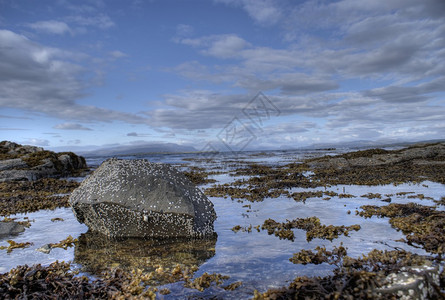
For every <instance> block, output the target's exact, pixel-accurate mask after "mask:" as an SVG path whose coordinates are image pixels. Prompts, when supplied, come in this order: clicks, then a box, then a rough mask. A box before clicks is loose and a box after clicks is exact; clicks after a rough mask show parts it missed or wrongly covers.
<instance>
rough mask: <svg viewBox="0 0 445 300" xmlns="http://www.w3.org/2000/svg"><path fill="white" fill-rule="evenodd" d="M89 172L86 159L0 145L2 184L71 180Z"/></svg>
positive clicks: (37, 149)
mask: <svg viewBox="0 0 445 300" xmlns="http://www.w3.org/2000/svg"><path fill="white" fill-rule="evenodd" d="M86 168H87V164H86V161H85V158H83V157H82V156H78V155H76V154H74V153H72V152H62V153H55V152H52V151H47V150H44V149H43V148H40V147H34V146H26V145H25V146H23V145H20V144H16V143H12V142H8V141H3V142H0V182H5V181H21V180H27V181H32V180H37V179H40V178H47V177H62V176H72V175H76V174H77V173H79V172H81V171H83V170H85V169H86Z"/></svg>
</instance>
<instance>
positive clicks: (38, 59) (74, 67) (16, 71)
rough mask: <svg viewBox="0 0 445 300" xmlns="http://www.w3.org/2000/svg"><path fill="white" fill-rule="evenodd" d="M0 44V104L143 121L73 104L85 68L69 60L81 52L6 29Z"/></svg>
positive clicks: (81, 91)
mask: <svg viewBox="0 0 445 300" xmlns="http://www.w3.org/2000/svg"><path fill="white" fill-rule="evenodd" d="M0 44H1V45H2V47H0V70H1V72H0V106H2V107H9V108H16V109H20V110H24V111H32V112H39V113H43V114H45V115H47V116H52V117H56V118H61V119H65V120H77V121H87V122H91V121H102V122H112V121H124V122H128V123H132V124H141V123H146V121H147V120H146V119H145V118H143V117H140V116H136V115H133V114H129V113H123V112H118V111H113V110H109V109H105V108H99V107H95V106H85V105H80V104H77V103H76V101H77V100H79V99H82V98H84V97H85V96H86V89H87V88H88V87H89V83H87V82H85V81H83V80H82V79H81V78H82V76H84V75H86V72H87V70H86V69H85V68H84V67H83V66H82V65H80V64H79V63H74V62H73V61H76V62H77V61H79V59H83V60H85V59H87V57H86V56H85V55H79V54H76V53H71V52H67V51H64V50H60V49H57V48H50V47H45V46H43V45H39V44H37V43H34V42H32V41H30V40H29V39H27V38H26V37H24V36H22V35H19V34H16V33H14V32H12V31H8V30H0ZM83 62H84V63H90V62H89V61H88V60H85V61H83ZM89 75H90V76H91V75H92V74H89Z"/></svg>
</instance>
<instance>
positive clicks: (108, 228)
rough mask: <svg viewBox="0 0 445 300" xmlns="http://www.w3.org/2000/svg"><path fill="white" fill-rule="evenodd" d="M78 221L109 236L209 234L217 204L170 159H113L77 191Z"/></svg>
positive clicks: (72, 199) (74, 203)
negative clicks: (169, 161) (170, 162)
mask: <svg viewBox="0 0 445 300" xmlns="http://www.w3.org/2000/svg"><path fill="white" fill-rule="evenodd" d="M69 202H70V204H71V206H72V208H73V211H74V214H75V215H76V217H77V219H78V221H79V222H81V223H84V224H86V225H87V226H88V227H89V229H90V230H91V231H93V232H99V233H102V234H104V235H106V236H109V237H143V238H173V237H207V236H211V235H213V233H214V230H213V222H214V220H215V219H216V213H215V211H214V209H213V203H212V202H210V201H209V200H208V199H207V197H206V196H205V195H204V194H203V193H202V192H201V191H200V190H199V189H198V188H197V187H195V186H194V185H193V184H192V183H191V182H190V180H189V179H187V178H186V177H185V175H184V174H183V173H181V172H179V171H178V170H176V169H175V168H173V167H172V166H170V165H168V164H159V163H151V162H149V161H147V160H145V159H136V160H123V159H116V158H113V159H109V160H106V161H105V162H103V163H102V164H101V165H100V166H99V168H97V169H96V170H95V171H94V172H93V173H92V174H91V175H90V176H88V177H87V178H86V179H85V180H84V181H83V182H82V184H81V185H80V186H79V187H78V188H77V189H76V190H74V191H73V193H72V194H71V196H70V200H69Z"/></svg>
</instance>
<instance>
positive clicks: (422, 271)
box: [377, 265, 440, 300]
mask: <svg viewBox="0 0 445 300" xmlns="http://www.w3.org/2000/svg"><path fill="white" fill-rule="evenodd" d="M438 286H440V282H439V268H438V267H437V266H428V265H424V266H416V267H405V268H404V269H402V270H401V271H400V272H398V273H391V274H389V275H388V276H387V277H386V285H385V286H383V287H381V288H378V289H377V293H378V294H379V295H380V296H383V295H397V297H398V298H397V299H407V300H408V299H410V300H411V299H412V300H414V299H416V300H417V299H418V300H426V299H436V296H437V291H436V289H435V287H438Z"/></svg>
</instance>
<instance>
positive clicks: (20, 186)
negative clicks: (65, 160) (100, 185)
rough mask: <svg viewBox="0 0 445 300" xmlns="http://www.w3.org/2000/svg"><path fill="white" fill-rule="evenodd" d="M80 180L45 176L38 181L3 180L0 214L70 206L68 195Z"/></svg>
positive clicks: (0, 184)
mask: <svg viewBox="0 0 445 300" xmlns="http://www.w3.org/2000/svg"><path fill="white" fill-rule="evenodd" d="M78 186H79V183H78V182H75V181H67V180H61V179H53V178H44V179H39V180H36V181H20V182H1V183H0V215H1V216H8V215H11V214H17V213H25V212H34V211H37V210H40V209H55V208H58V207H69V204H68V197H69V193H71V192H72V191H73V190H74V189H75V188H77V187H78Z"/></svg>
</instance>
